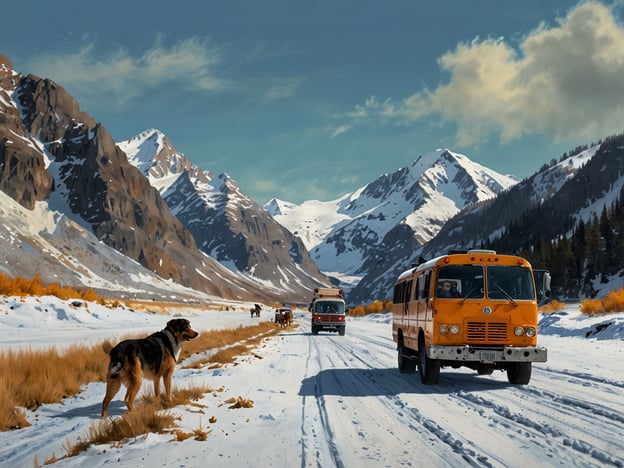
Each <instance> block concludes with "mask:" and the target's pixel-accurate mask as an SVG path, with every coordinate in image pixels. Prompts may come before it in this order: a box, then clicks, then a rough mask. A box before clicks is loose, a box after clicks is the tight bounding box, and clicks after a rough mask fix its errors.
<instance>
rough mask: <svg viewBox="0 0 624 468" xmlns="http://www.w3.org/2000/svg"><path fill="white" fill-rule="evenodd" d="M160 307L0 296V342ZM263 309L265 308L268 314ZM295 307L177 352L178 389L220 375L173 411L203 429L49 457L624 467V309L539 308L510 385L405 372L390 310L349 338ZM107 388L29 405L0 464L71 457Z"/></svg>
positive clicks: (77, 332)
mask: <svg viewBox="0 0 624 468" xmlns="http://www.w3.org/2000/svg"><path fill="white" fill-rule="evenodd" d="M184 316H187V317H188V318H190V320H191V322H192V324H193V327H194V328H195V329H197V330H200V331H201V330H210V329H218V328H229V327H234V326H237V325H248V324H253V323H256V322H257V321H258V318H255V317H254V318H251V317H250V314H249V312H248V309H246V308H243V307H241V308H240V309H239V310H237V311H229V312H216V311H205V312H200V313H192V312H190V311H189V314H188V315H186V314H184ZM168 318H169V317H167V316H163V315H160V314H150V313H144V312H133V311H129V310H122V309H118V310H109V309H105V308H102V307H100V306H97V305H93V304H89V305H88V308H84V307H72V306H71V305H69V304H68V303H67V302H65V301H60V300H57V299H54V298H42V299H39V300H37V299H34V298H28V299H26V300H20V299H19V298H4V299H1V298H0V352H3V351H5V350H7V349H15V348H18V347H31V348H33V349H34V348H41V347H49V346H60V347H62V346H65V345H67V344H70V343H74V342H97V341H99V340H101V339H104V338H118V337H120V336H124V335H126V334H127V333H128V332H131V331H139V330H144V331H145V332H146V334H147V333H152V332H154V331H157V330H160V329H161V328H163V327H164V324H165V322H166V321H167V319H168ZM270 318H271V314H270V313H269V312H265V315H264V317H261V320H265V319H267V320H268V319H270ZM295 320H296V323H297V324H298V325H299V326H298V328H293V329H290V330H286V331H281V332H280V333H279V334H278V335H276V336H274V337H271V338H267V339H265V340H264V341H263V343H262V344H261V345H260V346H259V347H258V348H257V349H256V350H254V354H255V356H254V355H250V356H243V357H241V358H239V360H238V362H237V363H236V365H229V366H226V367H224V368H219V369H212V370H207V369H203V370H197V369H183V368H182V366H178V368H177V369H176V371H175V373H174V388H176V387H184V386H185V385H189V384H195V383H204V384H206V385H208V386H209V387H211V388H214V389H220V388H222V389H223V391H215V392H212V393H210V394H207V395H205V396H204V398H203V399H202V400H200V401H198V402H196V403H198V404H200V405H203V406H204V408H202V409H201V410H200V409H199V408H200V407H199V406H197V405H193V406H185V407H177V408H175V409H174V410H172V411H173V413H175V414H176V415H178V416H179V420H178V424H179V426H180V428H181V429H182V430H183V431H185V432H192V431H194V430H196V429H199V428H202V429H204V430H206V431H210V433H209V435H208V438H207V439H206V440H205V441H197V440H194V439H192V438H191V439H187V440H185V441H183V442H173V441H172V439H173V436H172V435H162V434H149V435H147V436H145V437H137V438H136V439H133V440H130V441H127V442H125V443H122V444H114V445H106V446H101V445H98V446H92V447H91V448H89V449H88V451H87V452H83V453H82V454H80V455H78V456H76V457H73V458H69V459H67V460H62V461H60V462H58V463H56V465H57V466H89V467H95V466H172V467H195V466H202V467H213V466H214V467H217V466H228V467H239V466H253V467H259V466H275V467H293V466H300V467H332V466H338V467H352V466H357V467H390V466H391V467H395V466H453V467H456V466H494V467H499V466H523V467H524V466H620V467H622V466H624V437H623V435H624V375H623V373H622V369H624V367H623V365H622V362H624V313H620V314H610V315H601V316H595V317H588V316H584V315H582V314H580V312H579V311H578V305H569V306H568V307H567V308H566V309H565V310H564V311H563V312H559V313H556V314H553V315H549V316H544V317H542V320H541V324H540V332H541V335H540V344H541V345H545V346H546V347H548V350H549V354H548V362H546V363H543V364H535V365H534V367H533V376H532V379H531V382H530V384H529V385H526V386H514V385H510V384H508V383H507V379H506V375H505V374H504V373H502V372H496V373H494V374H493V375H491V376H478V375H477V374H476V373H475V372H472V371H469V370H462V369H457V370H454V369H443V370H442V374H441V378H440V383H439V385H436V386H424V385H422V384H421V383H420V381H419V379H418V377H417V375H413V374H400V373H399V372H398V370H397V368H396V351H395V346H394V343H393V342H392V337H391V327H390V322H391V318H390V316H389V315H388V314H379V315H373V316H368V317H363V318H350V319H349V320H348V323H347V333H346V336H344V337H341V336H338V335H336V334H325V333H321V334H319V335H318V336H313V335H312V334H311V333H310V329H309V324H308V317H307V313H306V312H303V311H296V312H295ZM144 385H145V387H144V391H151V385H149V384H144ZM103 396H104V384H103V383H92V384H90V385H88V386H86V387H85V388H84V391H83V392H82V393H80V394H79V395H76V396H75V397H71V398H67V399H66V400H64V401H63V403H62V404H52V405H44V406H42V407H40V408H39V409H38V410H36V411H34V412H27V416H28V420H29V421H30V423H31V424H32V426H30V427H27V428H24V429H21V430H17V431H11V432H5V433H2V434H0V465H1V466H2V467H4V466H7V467H9V466H10V467H22V466H23V467H30V466H33V463H34V461H35V460H38V462H39V463H43V462H44V461H45V460H46V459H48V458H50V457H51V456H52V455H53V454H56V456H62V455H64V453H65V452H64V449H63V445H64V444H66V443H68V442H69V443H74V442H76V440H77V439H78V438H81V437H82V438H84V437H85V436H86V435H87V433H88V430H89V427H90V426H91V425H93V424H94V423H96V422H97V421H98V420H99V414H100V409H101V401H102V398H103ZM239 396H241V397H243V398H245V399H250V400H252V401H253V408H240V409H229V408H228V407H229V405H228V404H227V403H225V401H226V400H228V399H230V398H237V397H239ZM122 398H123V392H120V393H119V394H118V395H117V397H116V399H115V400H114V401H113V403H112V404H111V408H110V410H109V415H110V417H112V418H115V417H118V416H120V415H121V414H123V412H124V411H125V405H124V403H123V400H122ZM212 417H214V418H215V419H216V420H215V421H214V422H210V421H209V420H210V419H211V418H212Z"/></svg>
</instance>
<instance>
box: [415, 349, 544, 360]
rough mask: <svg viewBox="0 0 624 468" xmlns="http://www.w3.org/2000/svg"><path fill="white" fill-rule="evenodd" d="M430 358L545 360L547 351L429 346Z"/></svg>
mask: <svg viewBox="0 0 624 468" xmlns="http://www.w3.org/2000/svg"><path fill="white" fill-rule="evenodd" d="M427 354H428V357H429V358H430V359H439V360H441V361H472V362H483V363H495V362H546V358H547V354H548V351H547V349H546V348H544V347H541V346H536V347H526V348H518V347H512V346H503V347H497V348H483V347H477V346H430V347H429V349H428V352H427Z"/></svg>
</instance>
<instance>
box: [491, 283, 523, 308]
mask: <svg viewBox="0 0 624 468" xmlns="http://www.w3.org/2000/svg"><path fill="white" fill-rule="evenodd" d="M494 287H495V288H496V289H498V290H499V291H500V292H502V293H503V294H504V295H505V297H506V298H507V299H509V302H511V303H512V304H513V305H514V306H515V307H518V303H517V302H516V301H514V300H513V297H511V296H510V295H509V293H508V292H507V291H505V290H504V289H503V288H501V287H500V286H499V285H498V284H495V285H494Z"/></svg>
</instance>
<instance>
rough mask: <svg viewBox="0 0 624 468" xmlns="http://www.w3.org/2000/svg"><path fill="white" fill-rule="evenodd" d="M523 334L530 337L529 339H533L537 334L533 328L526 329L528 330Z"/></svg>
mask: <svg viewBox="0 0 624 468" xmlns="http://www.w3.org/2000/svg"><path fill="white" fill-rule="evenodd" d="M524 333H526V336H530V337H531V338H532V337H534V336H535V335H536V333H537V332H536V330H535V328H533V327H528V328H527V329H526V330H525V332H524Z"/></svg>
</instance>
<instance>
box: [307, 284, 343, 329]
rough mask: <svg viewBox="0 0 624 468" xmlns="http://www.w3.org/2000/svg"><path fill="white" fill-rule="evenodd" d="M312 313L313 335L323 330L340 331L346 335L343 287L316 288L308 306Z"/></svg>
mask: <svg viewBox="0 0 624 468" xmlns="http://www.w3.org/2000/svg"><path fill="white" fill-rule="evenodd" d="M308 310H309V311H310V313H311V314H312V316H311V322H310V328H311V329H312V334H313V335H318V332H319V331H321V330H325V331H330V332H338V333H339V334H340V336H344V334H345V329H346V320H345V319H346V313H345V301H344V294H343V291H342V289H338V288H316V289H314V296H313V297H312V302H311V303H310V306H309V307H308Z"/></svg>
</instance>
